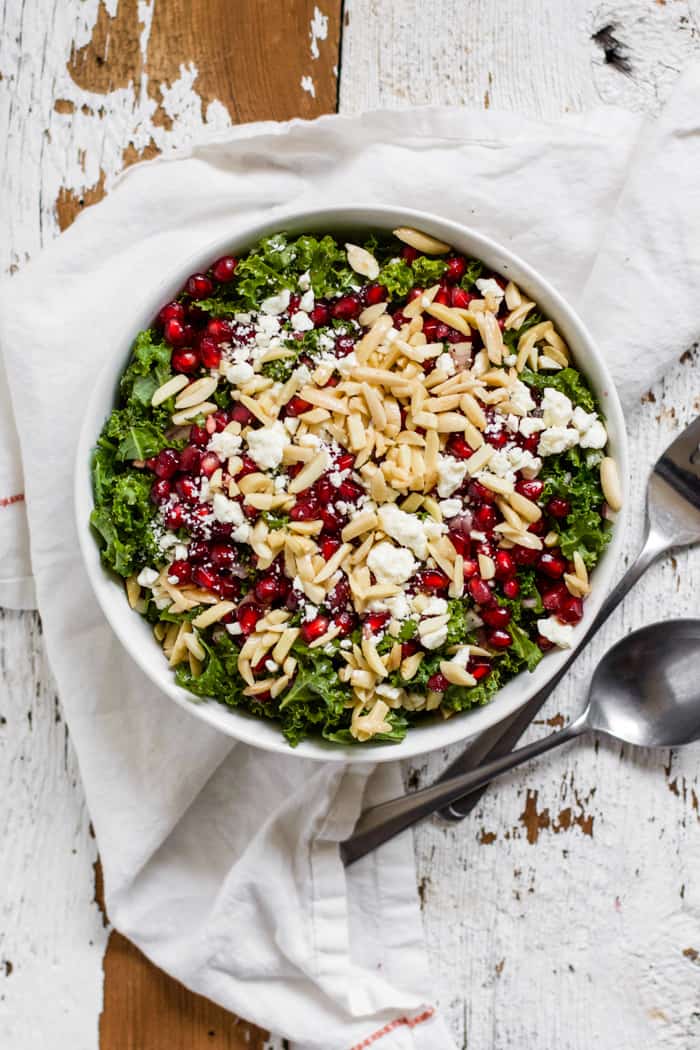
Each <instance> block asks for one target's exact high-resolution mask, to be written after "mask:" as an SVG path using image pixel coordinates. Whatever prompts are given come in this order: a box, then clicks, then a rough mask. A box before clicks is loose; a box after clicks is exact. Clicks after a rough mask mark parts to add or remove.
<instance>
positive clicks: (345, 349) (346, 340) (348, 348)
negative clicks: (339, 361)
mask: <svg viewBox="0 0 700 1050" xmlns="http://www.w3.org/2000/svg"><path fill="white" fill-rule="evenodd" d="M354 349H355V340H354V339H353V337H352V336H351V335H339V336H338V338H337V339H336V341H335V356H336V357H347V356H348V354H351V353H352V352H353V350H354Z"/></svg>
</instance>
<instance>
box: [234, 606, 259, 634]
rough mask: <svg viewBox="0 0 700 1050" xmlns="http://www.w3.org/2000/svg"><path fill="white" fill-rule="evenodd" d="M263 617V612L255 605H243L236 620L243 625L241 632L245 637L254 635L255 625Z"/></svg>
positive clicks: (237, 613)
mask: <svg viewBox="0 0 700 1050" xmlns="http://www.w3.org/2000/svg"><path fill="white" fill-rule="evenodd" d="M261 616H262V610H261V609H258V608H257V606H255V605H241V606H239V608H238V610H237V612H236V618H237V619H238V622H239V624H240V625H241V632H242V633H243V634H244V635H248V634H252V633H253V631H254V630H255V625H256V623H257V622H258V620H259V619H260V617H261Z"/></svg>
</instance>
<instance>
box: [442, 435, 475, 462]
mask: <svg viewBox="0 0 700 1050" xmlns="http://www.w3.org/2000/svg"><path fill="white" fill-rule="evenodd" d="M447 450H448V452H451V453H452V455H453V456H456V457H457V459H469V457H470V456H473V455H474V452H473V450H472V449H471V448H470V446H469V445H468V444H467V442H466V441H465V440H464V438H463V437H460V436H459V435H458V434H455V435H453V436H452V437H451V438H450V440H449V441H448V443H447Z"/></svg>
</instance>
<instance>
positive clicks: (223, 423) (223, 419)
mask: <svg viewBox="0 0 700 1050" xmlns="http://www.w3.org/2000/svg"><path fill="white" fill-rule="evenodd" d="M209 418H210V419H213V420H214V429H215V430H216V431H217V433H219V434H220V433H221V431H222V430H226V427H227V426H228V425H229V417H228V412H224V410H223V408H219V409H217V410H216V412H214V414H213V415H212V416H210V417H209Z"/></svg>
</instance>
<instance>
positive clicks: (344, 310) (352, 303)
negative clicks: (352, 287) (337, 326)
mask: <svg viewBox="0 0 700 1050" xmlns="http://www.w3.org/2000/svg"><path fill="white" fill-rule="evenodd" d="M361 311H362V303H361V302H360V297H359V296H358V295H354V294H351V295H341V297H340V299H336V300H335V302H334V303H331V317H334V318H336V320H339V321H354V320H355V318H356V317H359V315H360V313H361Z"/></svg>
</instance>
